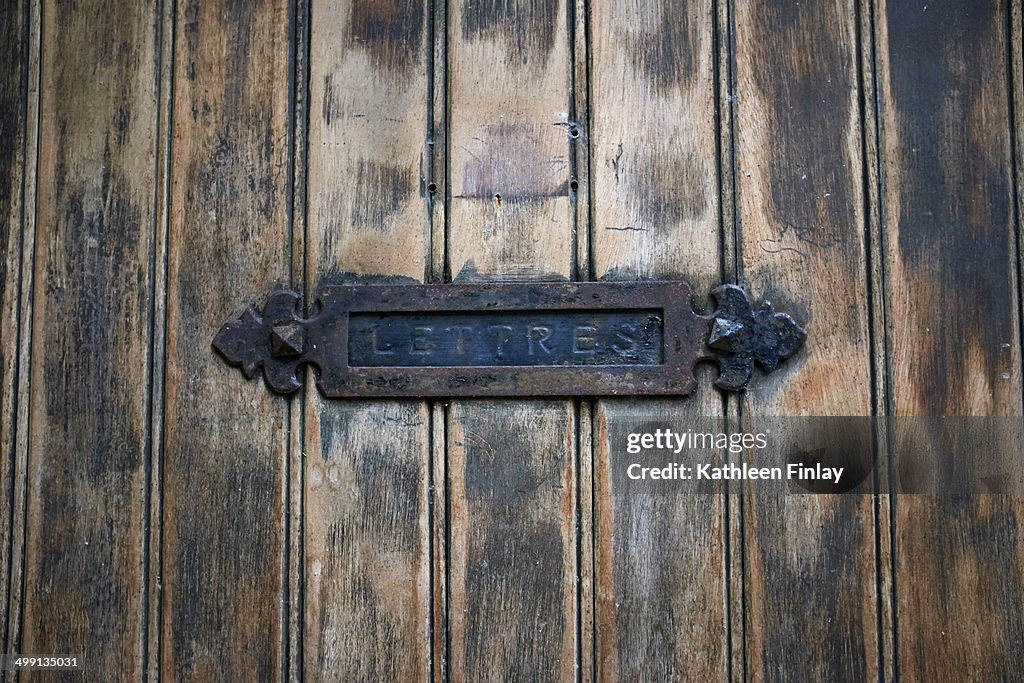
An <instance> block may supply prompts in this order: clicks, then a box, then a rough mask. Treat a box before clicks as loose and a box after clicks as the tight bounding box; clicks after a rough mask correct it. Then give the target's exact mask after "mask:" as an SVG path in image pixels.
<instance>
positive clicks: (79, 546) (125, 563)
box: [18, 2, 157, 678]
mask: <svg viewBox="0 0 1024 683" xmlns="http://www.w3.org/2000/svg"><path fill="white" fill-rule="evenodd" d="M43 24H44V25H45V32H44V36H45V37H46V41H45V44H44V45H43V56H42V65H43V66H42V69H43V72H42V84H43V85H42V92H41V104H40V109H41V121H40V150H39V169H38V174H39V180H38V192H39V202H38V209H37V223H36V241H37V244H38V245H39V248H38V250H37V251H36V259H35V276H34V286H35V293H34V297H33V299H34V302H35V306H34V312H33V316H34V320H33V338H32V368H31V373H32V379H31V387H32V388H31V393H30V397H31V398H30V400H31V415H30V420H31V427H30V429H31V432H30V438H31V442H30V444H29V454H28V461H29V491H28V501H29V502H28V521H27V532H26V541H25V560H24V562H25V569H24V572H25V575H24V577H23V583H24V591H25V592H24V603H23V607H22V609H23V613H24V617H23V621H22V628H21V636H20V644H19V645H20V647H19V648H18V649H19V651H21V652H81V653H89V664H88V666H89V667H90V670H92V671H96V672H100V671H103V672H106V673H107V675H112V676H115V677H120V678H135V677H140V676H141V675H142V665H143V664H142V647H143V635H142V634H143V600H144V575H143V571H142V568H143V562H144V548H145V543H144V534H145V533H146V530H145V526H144V521H145V509H146V490H145V469H146V467H147V458H148V444H149V439H150V429H149V427H150V425H149V421H148V413H147V409H148V399H149V393H148V392H149V383H150V380H151V376H150V371H149V363H150V358H149V348H150V330H151V321H150V306H151V299H150V294H149V286H148V285H149V281H150V277H151V274H150V268H151V263H150V259H151V254H150V252H151V249H152V246H153V197H154V187H155V185H154V183H155V165H154V163H153V159H154V153H155V149H156V145H157V139H156V125H157V115H156V114H157V103H156V96H157V95H156V93H157V84H156V78H155V76H156V70H155V63H156V59H155V56H156V26H157V15H156V12H155V10H154V8H153V7H152V6H148V5H139V6H137V7H133V8H132V10H131V11H125V10H124V8H123V7H122V6H121V5H120V4H119V3H113V2H110V3H96V4H93V5H91V6H90V7H88V8H86V7H82V6H79V7H73V6H68V5H59V4H57V3H44V5H43Z"/></svg>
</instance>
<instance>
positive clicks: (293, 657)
mask: <svg viewBox="0 0 1024 683" xmlns="http://www.w3.org/2000/svg"><path fill="white" fill-rule="evenodd" d="M289 15H290V16H289V21H290V24H291V33H290V36H289V60H290V62H291V64H290V66H291V68H290V72H289V79H288V86H289V106H290V109H291V111H290V115H289V117H288V121H289V136H290V140H289V143H290V150H291V154H289V159H288V176H289V177H288V199H289V204H288V214H289V229H290V231H291V236H290V240H289V241H290V244H291V256H292V258H291V277H290V281H291V284H292V286H293V287H296V288H297V289H299V290H300V291H304V292H306V297H305V299H304V301H303V302H302V305H303V309H304V312H305V314H306V315H309V314H310V313H311V307H312V301H311V297H312V292H313V289H312V287H311V286H310V283H309V272H308V267H309V253H308V249H307V248H306V243H307V238H306V230H307V221H308V215H307V210H308V201H307V192H306V178H307V175H308V170H309V163H308V158H309V157H308V147H309V109H310V107H309V93H310V88H309V78H310V64H309V62H310V31H311V28H310V15H311V0H291V2H290V7H289ZM302 372H304V373H305V375H306V387H307V389H306V391H311V390H315V389H314V388H313V387H314V373H313V370H312V368H309V367H306V368H303V370H302ZM306 406H307V402H306V401H305V400H297V401H289V404H288V411H289V412H288V423H289V440H288V454H287V461H286V462H287V468H286V477H285V481H286V483H285V507H284V512H285V515H286V517H285V519H286V523H285V541H284V570H285V571H284V580H283V581H282V591H283V595H282V606H283V609H284V617H285V618H284V627H283V629H282V636H283V638H284V643H283V651H284V656H283V658H282V659H283V661H282V671H283V676H282V678H283V680H291V681H301V680H304V676H305V651H304V645H305V639H304V635H305V627H304V625H305V607H306V595H305V586H306V582H305V571H304V567H305V563H304V557H305V464H306V458H305V449H304V445H305V438H306Z"/></svg>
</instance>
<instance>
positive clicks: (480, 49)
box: [448, 0, 575, 281]
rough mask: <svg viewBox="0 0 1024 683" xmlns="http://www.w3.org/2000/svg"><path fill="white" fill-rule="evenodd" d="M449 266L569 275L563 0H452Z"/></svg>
mask: <svg viewBox="0 0 1024 683" xmlns="http://www.w3.org/2000/svg"><path fill="white" fill-rule="evenodd" d="M448 13H449V21H450V26H449V69H450V71H449V77H448V87H449V110H450V116H451V119H450V121H449V127H448V135H449V141H448V145H449V154H450V158H449V165H450V173H451V176H450V178H449V188H450V193H451V194H450V198H449V209H448V211H449V213H448V220H449V225H450V226H451V228H450V230H449V240H448V257H449V271H450V272H451V273H453V274H454V276H455V279H456V280H457V281H472V280H485V279H491V280H537V279H541V280H550V279H565V278H567V277H568V276H569V274H570V272H571V270H572V263H573V259H574V257H575V254H574V245H573V241H572V235H573V231H572V228H571V222H570V221H571V218H572V209H571V203H570V199H569V193H570V187H569V183H570V175H571V169H570V164H569V144H568V140H569V134H570V129H571V125H570V122H569V120H568V119H569V104H570V95H569V92H568V81H569V69H570V64H569V39H568V28H567V10H566V6H565V2H564V0H560V1H559V2H534V1H524V2H501V1H499V0H482V1H480V2H472V1H470V0H461V1H457V2H453V3H452V5H451V7H449V9H448Z"/></svg>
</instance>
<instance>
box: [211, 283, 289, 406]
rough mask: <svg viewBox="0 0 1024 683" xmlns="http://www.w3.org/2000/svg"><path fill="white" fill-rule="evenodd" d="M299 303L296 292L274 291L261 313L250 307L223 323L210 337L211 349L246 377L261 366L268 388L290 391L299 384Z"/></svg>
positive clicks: (250, 375) (250, 376)
mask: <svg viewBox="0 0 1024 683" xmlns="http://www.w3.org/2000/svg"><path fill="white" fill-rule="evenodd" d="M301 304H302V297H301V296H300V295H299V294H297V293H296V292H291V291H278V292H274V293H273V294H271V295H270V297H269V298H268V299H267V303H266V304H265V305H264V306H263V312H262V313H261V312H260V311H258V310H257V309H256V308H255V307H253V306H250V307H249V308H248V309H246V311H245V312H244V313H242V315H240V316H239V317H238V319H237V320H232V321H229V322H227V323H225V324H224V326H223V327H221V328H220V331H219V332H218V333H217V336H216V337H214V338H213V348H215V349H217V351H219V352H220V354H221V355H222V356H224V358H225V360H227V361H228V362H229V363H230V364H232V365H237V366H240V367H241V368H242V372H243V373H245V376H246V377H247V378H249V379H252V378H253V377H255V376H256V373H257V371H258V370H259V369H260V368H261V367H262V368H263V376H264V378H265V379H266V381H267V384H268V385H269V386H270V388H271V389H273V390H274V391H278V392H281V393H283V394H290V393H292V392H293V391H295V390H296V389H298V388H299V387H301V386H302V381H301V380H300V379H299V377H298V373H297V370H298V367H299V364H300V363H301V362H302V355H303V353H305V329H304V328H303V326H302V322H303V321H302V319H301V318H300V317H299V313H298V311H299V307H300V306H301Z"/></svg>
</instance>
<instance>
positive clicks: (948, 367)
mask: <svg viewBox="0 0 1024 683" xmlns="http://www.w3.org/2000/svg"><path fill="white" fill-rule="evenodd" d="M1008 5H1009V3H1005V2H999V1H998V0H979V1H978V2H972V3H950V2H943V3H930V4H929V6H928V8H927V11H922V9H921V8H919V7H911V6H909V5H906V4H903V3H897V2H886V3H885V7H884V13H883V14H882V16H881V20H882V21H884V24H882V25H880V30H879V32H878V33H879V36H880V37H887V38H888V42H887V43H882V44H880V45H879V51H878V54H879V64H880V70H881V72H882V74H883V75H884V76H887V77H888V83H889V85H888V87H887V88H885V89H883V91H882V92H883V99H882V105H883V106H882V123H883V127H882V140H883V145H884V152H885V157H884V162H885V164H884V167H883V168H884V170H885V178H884V190H885V192H886V195H885V196H884V201H885V206H886V207H887V209H888V224H887V226H886V228H887V229H888V230H889V231H890V233H891V232H893V231H895V233H896V234H895V235H893V236H892V237H891V238H890V240H889V244H888V253H887V254H885V257H886V260H887V264H888V272H889V280H888V282H887V283H886V287H887V290H888V300H887V306H888V314H889V318H890V325H891V326H892V327H893V328H894V329H895V330H898V331H899V332H900V333H899V334H897V333H895V332H894V333H893V334H892V340H891V344H892V355H891V359H890V362H891V363H892V374H893V378H894V379H893V385H892V387H891V391H892V395H893V399H892V402H893V408H894V412H895V413H896V414H897V415H921V414H926V415H984V414H989V415H1013V416H1016V415H1020V414H1021V374H1020V373H1021V368H1020V358H1019V352H1020V330H1019V329H1018V324H1019V318H1018V313H1017V312H1016V311H1014V310H1013V309H1014V308H1015V305H1017V304H1018V302H1017V300H1016V295H1015V289H1016V279H1017V276H1018V273H1015V270H1016V268H1018V267H1019V264H1017V263H1015V262H1014V257H1015V249H1014V246H1015V245H1014V243H1013V242H1014V239H1015V230H1014V224H1015V220H1016V217H1015V216H1014V209H1013V204H1012V202H1013V190H1012V173H1013V169H1012V147H1011V143H1012V138H1011V133H1010V131H1011V129H1012V126H1013V125H1014V122H1013V121H1011V120H1010V118H1009V114H1010V102H1009V97H1010V94H1009V92H1008V87H1007V85H1008V83H1009V82H1010V76H1011V75H1010V74H1007V68H1009V66H1010V65H1011V64H1012V63H1013V62H1012V61H1011V59H1010V55H1008V54H1007V50H1008V49H1009V48H1010V41H1009V40H1008V36H1007V31H1008V30H1010V28H1011V23H1010V22H1009V21H1008V17H1007V14H1006V13H1007V12H1008V11H1009V8H1008ZM882 28H884V30H881V29H882ZM1012 40H1014V41H1018V42H1019V40H1020V33H1019V26H1018V27H1016V30H1014V35H1013V38H1012ZM1012 78H1017V79H1019V78H1020V73H1019V72H1015V73H1013V74H1012ZM1018 115H1019V111H1018ZM895 515H896V520H895V531H894V533H895V536H896V539H895V549H894V554H895V556H894V559H893V563H894V572H895V574H896V578H895V580H896V584H897V588H898V592H897V594H896V596H895V601H896V609H897V615H898V618H899V622H898V629H899V630H898V637H899V640H898V646H899V659H898V661H897V663H896V664H897V666H898V667H899V670H900V672H901V673H902V675H903V676H904V677H905V678H908V679H922V680H923V679H938V678H960V679H964V678H976V679H979V680H981V679H985V680H998V679H1008V678H1014V677H1017V676H1018V675H1019V664H1018V663H1017V662H1016V660H1015V657H1014V655H1013V653H1015V652H1017V651H1019V649H1020V648H1021V647H1022V644H1024V619H1021V617H1020V608H1019V606H1020V604H1021V603H1022V602H1024V592H1022V586H1021V567H1022V566H1024V548H1022V547H1021V545H1020V541H1019V536H1018V529H1019V526H1020V524H1021V520H1022V519H1024V509H1022V506H1021V504H1020V502H1019V500H1018V499H1014V498H1013V497H1010V496H1005V497H1004V496H992V497H975V498H971V499H957V498H955V497H953V496H949V495H944V496H937V497H927V498H919V497H910V496H907V497H902V498H899V499H897V501H896V506H895Z"/></svg>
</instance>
